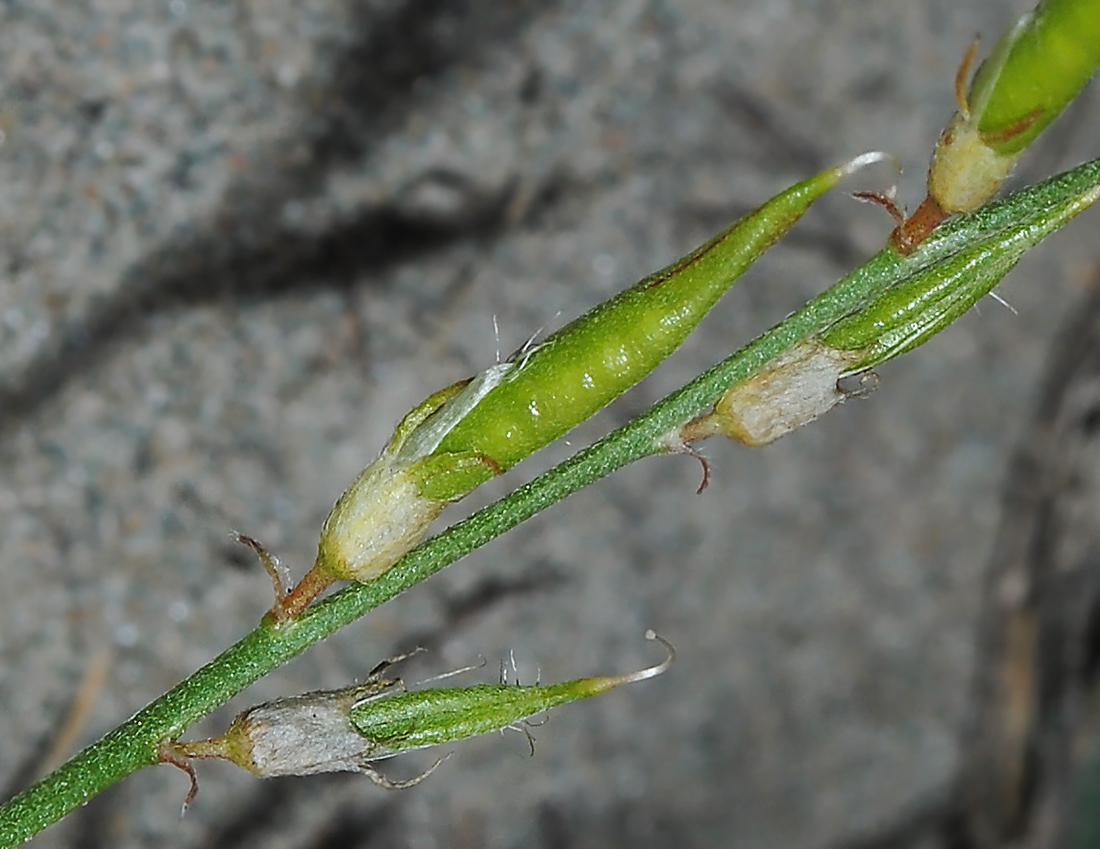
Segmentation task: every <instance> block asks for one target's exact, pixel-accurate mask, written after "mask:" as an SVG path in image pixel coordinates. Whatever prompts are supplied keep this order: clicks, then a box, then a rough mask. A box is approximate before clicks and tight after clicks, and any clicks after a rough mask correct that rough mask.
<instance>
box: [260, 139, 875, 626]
mask: <svg viewBox="0 0 1100 849" xmlns="http://www.w3.org/2000/svg"><path fill="white" fill-rule="evenodd" d="M888 158H889V157H887V156H886V155H885V154H882V153H865V154H863V155H862V156H857V157H856V158H855V159H853V160H851V161H850V162H847V163H845V164H843V165H839V166H837V167H835V168H830V169H828V170H827V171H823V172H821V173H820V174H818V175H817V176H815V177H811V178H810V179H808V180H804V181H802V182H800V183H798V184H796V185H794V186H792V187H791V188H789V189H787V190H786V191H783V192H781V193H780V194H778V195H776V196H775V197H773V198H772V199H771V200H769V201H767V202H766V203H764V204H763V205H762V206H760V207H759V208H758V209H756V210H755V211H753V212H751V213H749V214H748V215H746V216H744V217H743V218H741V219H740V220H739V221H738V222H737V223H735V224H734V225H733V226H732V227H730V228H729V229H727V230H726V231H725V232H723V233H720V234H719V235H717V236H715V237H714V238H713V239H711V240H710V241H708V242H706V243H705V244H704V245H702V246H700V247H699V248H697V249H695V250H694V251H692V252H691V253H690V254H688V255H687V256H685V257H683V258H682V259H679V260H677V261H676V262H674V263H673V264H672V265H670V266H668V267H667V268H665V269H663V270H661V271H658V272H656V273H655V274H651V275H650V276H648V277H646V278H644V279H642V280H641V281H639V282H638V283H636V284H635V285H634V286H632V287H630V288H629V289H627V290H625V291H623V292H620V293H619V294H617V295H615V296H614V297H612V298H611V299H609V300H607V301H605V302H603V303H602V304H599V305H598V306H596V307H594V308H593V309H591V310H589V311H588V312H587V313H585V314H584V315H582V316H581V317H580V318H577V319H575V320H574V321H572V322H570V323H569V324H567V325H566V326H565V327H563V328H562V329H561V330H559V331H557V332H556V333H554V334H552V335H551V336H549V337H548V338H547V339H546V340H545V341H544V342H542V343H540V344H537V345H534V346H532V347H531V348H529V349H528V348H524V349H521V350H520V351H518V352H517V353H516V354H515V355H513V356H512V357H511V358H509V360H508V361H507V362H504V363H497V364H496V365H494V366H492V367H491V368H489V369H487V370H486V371H484V372H482V373H481V374H480V375H478V376H477V377H475V378H472V379H470V380H466V381H460V382H458V383H456V384H454V385H453V386H451V387H448V388H447V389H444V390H442V391H441V392H437V393H436V394H434V395H432V396H431V397H429V398H428V399H427V400H425V401H424V402H423V403H421V404H420V405H419V406H417V407H416V408H415V409H414V410H412V411H411V412H410V413H409V414H408V415H406V416H405V418H404V419H403V420H402V421H401V423H400V424H399V425H398V427H397V429H396V431H395V432H394V436H393V438H392V439H391V440H390V443H389V445H387V446H386V448H385V449H384V450H383V451H382V454H381V456H379V458H378V459H377V460H375V461H374V462H373V463H371V464H370V465H369V466H368V467H367V468H366V469H364V470H363V472H362V473H361V474H360V475H359V477H358V478H357V479H356V480H355V482H354V483H352V485H351V486H350V487H348V489H347V491H345V492H344V494H343V495H342V496H341V497H340V499H339V501H337V502H336V505H335V506H334V507H333V509H332V512H331V513H330V514H329V516H328V518H327V519H326V520H325V524H324V527H323V529H322V532H321V539H320V543H319V545H318V551H317V559H316V561H315V563H314V565H313V567H312V568H311V569H310V571H309V572H308V573H307V574H306V576H305V577H304V578H303V579H302V581H301V582H300V583H299V585H298V586H297V587H295V589H294V590H293V591H292V592H291V593H290V595H289V596H287V597H286V598H285V599H283V600H282V601H281V602H280V604H278V605H277V606H276V608H275V611H274V612H275V614H276V615H277V616H278V617H279V618H281V619H286V618H291V617H293V616H295V615H297V614H298V613H299V612H300V611H301V610H302V609H303V608H304V607H305V606H306V605H308V604H309V602H310V601H312V599H313V598H315V597H316V596H317V594H318V593H320V592H321V591H322V590H323V589H324V588H325V587H327V586H328V585H329V584H331V583H332V582H333V581H336V580H339V579H343V580H354V581H369V580H373V579H374V578H377V577H378V576H379V575H381V574H383V573H384V572H385V571H386V570H387V569H389V568H390V567H391V566H393V564H394V563H396V562H397V561H398V560H399V559H400V558H401V556H402V555H404V554H405V552H407V551H408V550H409V549H411V548H412V547H413V546H414V545H415V544H416V543H417V542H418V541H419V540H420V538H421V537H422V536H423V534H424V532H425V531H426V530H427V528H428V526H429V525H430V524H431V523H432V521H433V520H434V519H435V518H436V517H437V516H438V515H439V513H440V511H441V510H442V509H443V507H444V506H445V505H446V504H448V503H451V502H454V501H457V500H459V499H461V498H462V497H463V496H465V495H466V494H468V493H469V492H470V491H471V490H473V489H474V488H476V487H477V486H479V485H480V484H482V483H484V482H485V481H486V480H488V479H489V478H491V477H493V476H494V475H497V474H500V473H501V472H502V471H504V470H505V469H508V468H510V467H511V466H513V465H515V464H516V463H517V462H519V461H520V460H521V459H523V458H524V457H526V456H527V455H529V454H531V453H533V452H535V451H537V450H538V449H540V448H542V447H543V446H545V445H547V444H548V443H549V442H552V441H553V440H555V439H557V438H558V437H560V436H562V435H563V434H565V433H566V432H567V431H568V430H570V429H571V428H572V427H574V426H575V425H577V424H579V423H580V422H582V421H584V420H585V419H587V418H589V417H590V416H592V415H593V414H594V413H596V412H597V411H598V410H600V409H601V408H602V407H604V406H606V405H607V404H608V403H609V402H610V401H612V400H613V399H614V398H615V397H617V396H618V395H620V394H621V393H623V392H625V391H626V390H627V389H629V388H630V387H631V386H633V385H634V384H635V383H637V382H638V381H639V380H641V379H642V378H643V377H645V376H646V375H647V374H648V373H649V372H651V371H652V370H653V369H654V368H656V367H657V365H658V364H659V363H660V362H661V361H662V360H664V359H665V358H666V357H667V356H668V355H669V354H671V353H672V352H673V351H674V350H676V348H677V347H679V345H680V344H681V343H682V342H683V341H684V339H685V338H686V337H687V335H688V334H689V333H690V332H691V331H692V329H693V328H694V327H695V326H696V325H697V324H698V323H699V322H700V321H701V320H702V318H703V316H705V315H706V314H707V312H708V311H709V310H710V309H711V307H713V306H714V304H715V303H716V302H717V301H718V299H719V298H720V297H721V295H722V293H723V292H725V291H726V290H727V289H728V288H729V287H730V286H731V285H732V284H733V282H734V281H735V280H737V279H738V278H739V277H740V276H741V275H742V274H743V273H744V272H745V270H746V269H748V267H749V266H750V265H751V264H752V263H753V262H754V261H755V260H756V259H757V257H759V256H760V255H761V254H762V253H763V252H764V251H765V250H766V249H767V248H768V247H769V246H771V245H772V244H773V243H774V242H775V241H776V240H777V239H778V238H779V237H780V236H782V235H783V234H784V233H785V232H786V231H787V230H788V229H789V228H790V227H791V226H792V225H793V224H794V223H795V222H796V221H797V220H798V219H799V218H800V217H801V216H802V214H803V213H804V212H805V211H806V210H807V209H808V208H809V207H810V205H811V204H812V203H813V202H814V201H815V200H817V198H819V197H821V195H823V194H824V193H825V192H826V191H828V190H829V189H831V188H832V187H833V186H835V185H836V184H837V183H838V182H839V181H840V180H842V179H843V178H844V177H846V176H848V175H850V174H851V173H853V172H854V171H856V170H858V169H860V168H862V167H864V166H866V165H869V164H872V163H875V162H880V161H883V160H885V159H888Z"/></svg>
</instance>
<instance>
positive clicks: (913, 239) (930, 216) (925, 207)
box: [890, 195, 949, 256]
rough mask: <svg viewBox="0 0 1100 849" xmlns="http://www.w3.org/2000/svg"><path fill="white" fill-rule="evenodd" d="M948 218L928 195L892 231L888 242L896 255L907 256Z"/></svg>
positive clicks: (947, 214)
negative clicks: (894, 249)
mask: <svg viewBox="0 0 1100 849" xmlns="http://www.w3.org/2000/svg"><path fill="white" fill-rule="evenodd" d="M948 217H949V213H947V212H945V211H944V209H943V207H941V206H940V205H939V204H938V203H937V202H936V199H935V198H934V197H932V196H931V195H929V196H928V197H926V198H925V199H924V201H923V202H922V203H921V205H920V206H918V207H917V211H916V212H914V213H913V214H912V215H910V216H909V217H908V218H907V219H906V220H905V221H904V222H903V223H902V224H900V225H899V226H898V227H897V228H895V229H894V232H893V233H891V234H890V242H891V244H893V246H894V247H895V248H896V249H897V251H898V253H900V254H901V255H902V256H908V255H909V254H911V253H912V252H913V251H915V250H916V249H917V246H918V245H919V244H920V243H921V242H923V241H924V240H925V239H927V238H928V236H929V234H930V233H931V232H932V231H933V230H935V229H936V228H937V227H938V226H939V225H940V224H941V223H942V222H943V221H944V220H945V219H947V218H948Z"/></svg>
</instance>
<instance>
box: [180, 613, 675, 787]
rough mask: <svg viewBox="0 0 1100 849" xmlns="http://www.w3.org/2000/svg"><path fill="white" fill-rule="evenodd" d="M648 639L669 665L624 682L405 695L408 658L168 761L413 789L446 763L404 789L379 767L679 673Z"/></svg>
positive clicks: (264, 713)
mask: <svg viewBox="0 0 1100 849" xmlns="http://www.w3.org/2000/svg"><path fill="white" fill-rule="evenodd" d="M646 639H647V640H657V641H659V642H660V643H661V644H662V645H663V646H664V647H665V649H666V651H667V652H668V656H667V657H666V658H665V660H664V661H663V662H662V663H660V664H658V665H656V666H651V667H648V668H646V669H642V670H639V671H637V672H632V673H628V674H625V675H613V676H605V677H597V678H577V679H574V680H572V681H564V682H561V683H559V684H535V685H530V686H520V685H518V684H515V685H513V684H503V683H502V684H478V685H474V686H472V687H445V688H432V689H427V690H420V691H417V692H412V693H409V692H404V687H403V685H402V684H401V682H400V680H398V679H386V678H383V677H382V674H383V672H384V671H385V670H386V669H387V668H388V667H389V666H391V665H392V664H394V663H396V662H397V661H399V660H403V659H404V658H405V657H407V655H402V656H400V657H396V658H391V659H390V660H387V661H383V662H382V663H381V664H379V665H378V666H377V667H376V668H375V669H374V670H373V671H372V672H371V674H370V676H368V678H367V680H366V681H365V682H364V683H363V684H360V685H358V686H355V687H347V688H344V689H341V690H326V691H319V692H315V693H306V694H304V695H301V696H294V697H292V698H287V699H277V700H276V701H273V702H267V703H265V704H262V705H257V706H255V707H252V708H249V709H248V710H246V711H244V712H243V713H241V714H240V715H239V716H237V718H236V719H234V720H233V722H232V724H231V725H230V726H229V729H228V730H227V731H226V733H225V734H223V735H222V736H221V737H215V738H213V739H210V740H198V741H195V742H190V743H179V742H172V743H170V744H168V747H169V752H170V756H169V757H166V760H172V761H173V762H176V763H179V764H180V765H184V766H185V764H186V762H185V761H184V762H183V763H180V761H181V759H188V758H222V759H225V760H229V761H232V762H233V763H235V764H237V765H238V766H240V767H242V768H243V769H246V770H248V771H249V772H251V773H253V774H255V775H258V776H260V777H261V778H271V777H274V776H280V775H314V774H317V773H323V772H362V773H364V774H366V775H368V776H370V777H371V778H372V779H374V780H375V781H376V782H377V783H379V784H381V785H383V786H385V787H390V788H402V787H409V786H412V785H413V784H416V783H418V782H419V781H421V780H423V779H424V778H425V777H426V776H427V775H428V773H430V772H431V771H432V770H433V769H435V766H438V765H439V763H440V762H441V761H437V762H436V764H435V766H433V767H431V769H429V770H428V772H425V773H424V774H422V775H420V776H418V777H416V778H414V779H412V780H410V781H406V782H392V781H389V780H388V779H386V778H384V777H383V776H381V775H379V774H378V772H377V771H376V770H375V768H374V762H375V761H378V760H380V759H383V758H388V757H392V756H393V755H395V754H398V753H400V752H404V751H409V750H411V749H419V748H423V747H425V746H434V745H437V744H439V743H449V742H453V741H457V740H464V739H466V738H467V737H473V736H476V735H478V734H485V733H487V732H489V731H498V730H501V729H504V728H508V727H510V726H513V725H515V724H516V723H518V722H521V721H522V720H523V719H525V718H527V717H530V716H533V715H534V714H537V713H542V712H543V711H546V710H549V709H550V708H552V707H557V706H558V705H562V704H566V703H567V702H573V701H578V700H579V699H586V698H588V697H590V696H595V695H598V694H600V693H605V692H607V691H608V690H611V689H614V688H615V687H618V686H620V685H622V684H629V683H633V682H636V681H644V680H645V679H647V678H653V677H654V676H656V675H660V674H661V673H663V672H665V671H666V670H667V669H668V668H669V666H671V664H672V661H673V660H674V658H675V652H674V650H673V648H672V646H671V645H670V644H669V643H668V642H667V641H666V640H664V639H662V638H661V637H658V636H657V635H656V634H655V633H653V632H652V631H649V632H647V633H646ZM185 768H186V766H185Z"/></svg>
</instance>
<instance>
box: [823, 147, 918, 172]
mask: <svg viewBox="0 0 1100 849" xmlns="http://www.w3.org/2000/svg"><path fill="white" fill-rule="evenodd" d="M879 162H889V163H890V164H891V165H893V166H894V169H895V170H896V171H897V172H898V173H899V174H901V173H902V167H901V160H900V159H898V158H897V157H896V156H894V154H892V153H887V152H886V151H883V150H869V151H867V153H861V154H860V155H859V156H856V157H853V158H852V159H849V160H848V161H847V162H845V163H844V164H843V165H839V166H837V168H836V173H837V179H843V178H845V177H850V176H851V175H852V174H854V173H856V171H861V170H863V169H864V168H866V167H867V166H868V165H876V164H877V163H879Z"/></svg>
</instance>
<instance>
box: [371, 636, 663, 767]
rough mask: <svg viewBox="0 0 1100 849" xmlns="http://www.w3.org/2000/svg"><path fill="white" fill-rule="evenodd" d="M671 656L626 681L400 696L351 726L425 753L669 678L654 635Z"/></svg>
mask: <svg viewBox="0 0 1100 849" xmlns="http://www.w3.org/2000/svg"><path fill="white" fill-rule="evenodd" d="M646 639H647V640H657V641H659V642H660V643H661V644H662V645H663V646H664V647H665V649H666V651H667V652H668V656H667V657H666V658H665V660H664V661H663V662H662V663H660V664H658V665H657V666H651V667H648V668H646V669H641V670H639V671H637V672H631V673H628V674H625V675H611V676H601V677H596V678H575V679H574V680H572V681H563V682H561V683H558V684H533V685H526V686H523V685H518V684H476V685H474V686H472V687H447V688H437V689H429V690H420V691H418V692H414V693H397V694H395V695H393V696H390V697H388V698H386V699H378V700H374V699H372V700H365V701H363V702H361V703H359V704H356V705H355V706H354V707H352V709H351V713H350V718H351V723H352V725H354V726H355V728H356V730H357V731H358V732H359V733H360V734H362V735H363V737H364V738H365V739H367V740H369V741H371V742H372V743H373V744H374V745H376V746H378V747H379V751H384V752H385V753H387V754H396V753H398V752H405V751H410V750H412V749H421V748H424V747H425V746H435V745H438V744H440V743H450V742H453V741H456V740H464V739H466V738H467V737H476V736H477V735H479V734H487V733H488V732H490V731H499V730H501V729H503V728H508V727H510V726H512V725H514V724H515V723H518V722H520V721H521V720H523V719H526V718H528V717H530V716H534V715H535V714H538V713H542V712H543V711H547V710H550V708H553V707H557V706H558V705H563V704H566V703H568V702H575V701H578V700H580V699H587V698H589V697H590V696H596V695H599V694H600V693H606V692H607V691H608V690H612V689H614V688H615V687H619V686H621V685H623V684H630V683H634V682H636V681H644V680H646V679H647V678H653V677H654V676H657V675H660V674H661V673H663V672H665V671H666V670H667V669H668V668H669V666H671V665H672V662H673V660H674V659H675V657H676V653H675V651H674V650H673V648H672V645H671V644H670V643H668V642H667V641H666V640H664V639H662V638H661V637H659V636H657V635H656V634H655V633H654V632H653V631H647V632H646Z"/></svg>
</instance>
